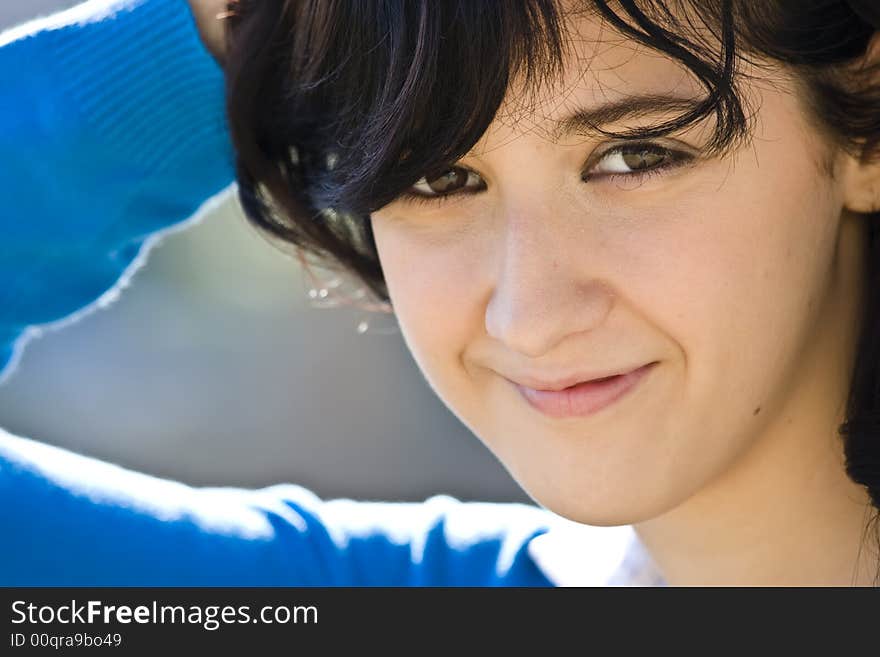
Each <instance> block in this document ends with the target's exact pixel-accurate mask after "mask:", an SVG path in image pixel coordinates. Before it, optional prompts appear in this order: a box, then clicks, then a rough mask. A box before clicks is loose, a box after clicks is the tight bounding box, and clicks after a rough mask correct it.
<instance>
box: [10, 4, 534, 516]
mask: <svg viewBox="0 0 880 657" xmlns="http://www.w3.org/2000/svg"><path fill="white" fill-rule="evenodd" d="M73 4H76V3H75V2H73V1H70V0H2V2H0V29H3V28H5V27H9V26H11V25H14V24H15V23H18V22H21V21H23V20H26V19H28V18H32V17H35V16H38V15H44V14H46V13H50V12H51V11H54V10H57V9H61V8H64V7H69V6H71V5H73ZM310 287H311V286H310V284H309V283H308V282H307V280H305V276H304V272H303V271H302V270H301V268H300V266H299V264H298V263H297V262H296V261H295V260H294V259H293V258H291V257H289V256H285V255H283V254H282V253H280V252H279V251H277V250H276V249H274V248H273V247H271V246H270V245H269V244H267V243H266V242H265V241H264V240H263V239H262V238H260V237H259V236H258V235H257V234H256V233H255V232H254V231H253V230H252V229H250V228H249V227H248V226H247V225H246V223H245V220H244V218H243V217H242V215H241V211H240V209H239V207H238V204H237V202H236V200H235V198H234V195H233V194H231V193H230V194H227V195H226V198H225V199H224V200H223V202H222V203H221V204H220V205H219V207H218V208H217V209H216V210H213V211H211V212H210V213H207V214H206V216H204V218H203V219H202V221H201V222H199V223H198V224H197V225H195V226H194V227H191V228H189V229H188V230H185V231H183V232H180V233H177V234H175V235H171V236H169V237H167V238H166V239H165V240H164V241H163V242H162V243H161V244H160V245H159V246H158V247H157V248H155V249H153V251H152V252H151V255H150V258H149V261H148V263H147V265H146V267H144V268H143V269H141V270H140V271H139V272H138V273H137V274H136V276H135V277H134V279H133V281H132V284H131V285H130V286H129V288H127V289H126V290H125V291H124V293H123V294H122V295H121V297H120V299H119V300H118V301H116V302H115V303H113V304H111V305H110V306H109V307H108V308H106V309H103V310H100V311H97V312H94V313H92V314H90V315H88V316H87V317H85V318H84V319H83V320H82V321H80V322H78V323H76V324H73V325H71V326H68V327H66V328H64V329H63V330H59V331H53V332H47V333H46V334H45V335H44V336H42V337H41V338H39V339H36V340H34V341H32V342H31V343H30V344H29V345H28V347H27V349H26V350H25V353H24V357H23V358H22V360H21V363H20V366H19V368H18V370H17V372H16V373H15V374H13V376H12V377H11V378H10V379H9V381H8V382H7V383H6V384H4V385H2V386H0V426H3V427H4V428H5V429H7V430H9V431H11V432H12V433H16V434H18V435H22V436H27V437H31V438H35V439H39V440H42V441H45V442H47V443H50V444H53V445H59V446H62V447H66V448H69V449H72V450H74V451H77V452H80V453H83V454H88V455H91V456H95V457H98V458H101V459H104V460H108V461H112V462H115V463H118V464H121V465H123V466H125V467H128V468H133V469H136V470H140V471H143V472H147V473H150V474H155V475H159V476H163V477H169V478H174V479H178V480H181V481H185V482H188V483H191V484H196V485H242V486H262V485H269V484H274V483H279V482H292V483H297V484H301V485H304V486H306V487H308V488H311V489H312V490H313V491H315V492H316V493H317V494H319V495H321V496H322V497H325V498H326V497H355V498H365V499H383V500H420V499H424V498H425V497H428V496H430V495H432V494H435V493H447V494H450V495H454V496H456V497H459V498H461V499H474V500H487V501H518V502H522V501H528V498H527V497H526V496H525V494H524V493H523V492H522V491H521V490H520V489H519V487H518V486H517V485H516V484H515V483H514V482H513V481H512V480H511V478H510V477H509V475H508V474H507V472H506V471H505V470H504V469H503V467H502V466H501V465H500V464H499V463H498V461H496V460H495V458H494V457H493V456H492V455H491V453H490V452H489V451H488V450H487V449H486V448H485V447H483V445H482V444H481V443H480V442H479V440H478V439H477V438H475V437H474V436H473V435H472V434H471V433H470V432H469V431H468V430H467V429H466V428H465V427H464V426H463V425H461V423H459V421H458V420H457V419H456V418H455V417H454V416H453V415H452V414H451V413H450V412H449V411H448V410H447V409H446V408H445V407H444V406H443V404H442V403H441V402H440V401H439V400H438V399H437V398H436V397H435V396H434V395H433V393H432V392H431V390H430V388H429V387H428V384H427V383H426V382H425V380H424V379H423V378H422V376H421V373H420V372H419V371H418V369H417V367H416V365H415V363H414V361H413V360H412V358H411V356H410V355H409V353H408V351H407V349H406V347H405V345H404V342H403V339H402V337H401V335H400V333H399V330H397V327H396V324H395V322H394V320H393V317H390V316H387V315H378V314H371V313H367V312H365V311H358V310H356V309H353V308H350V307H340V308H329V309H327V308H316V307H314V306H313V305H312V302H311V300H310V299H309V297H308V294H307V292H308V290H309V288H310ZM365 321H366V322H367V323H368V324H369V328H368V330H367V331H366V332H364V333H362V332H359V330H358V327H359V325H361V323H362V322H365Z"/></svg>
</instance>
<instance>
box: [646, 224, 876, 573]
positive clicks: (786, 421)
mask: <svg viewBox="0 0 880 657" xmlns="http://www.w3.org/2000/svg"><path fill="white" fill-rule="evenodd" d="M859 226H860V224H859V223H858V222H850V224H848V225H846V226H844V227H843V228H842V230H841V239H840V245H839V249H838V255H839V257H838V259H837V273H836V275H835V276H834V282H833V283H832V284H831V285H830V286H829V291H828V294H827V295H826V297H825V299H824V301H823V305H824V309H823V312H825V313H831V314H830V315H827V316H823V319H825V320H827V318H828V317H832V318H837V319H835V320H833V321H822V322H819V326H826V327H828V328H827V330H826V331H825V334H824V335H823V334H819V335H817V336H816V339H815V340H813V341H812V345H813V346H812V347H811V348H810V349H809V350H807V351H808V352H807V353H804V354H803V358H802V359H801V363H802V364H803V365H802V366H801V367H800V370H799V372H798V373H797V374H796V375H795V376H794V377H792V381H793V385H792V387H791V392H790V394H789V395H788V396H787V397H786V399H785V400H784V401H783V402H781V403H780V404H779V405H778V407H777V408H776V409H770V408H768V409H766V410H768V411H769V412H768V418H767V422H766V424H765V426H764V427H763V429H762V432H761V435H760V436H758V437H757V439H756V440H754V441H753V442H752V447H751V448H750V449H749V450H747V451H746V453H744V454H743V455H742V456H741V458H740V459H739V460H738V462H737V463H735V464H734V465H733V466H732V467H731V468H729V469H728V470H727V471H725V472H724V473H723V474H722V475H720V476H719V477H718V478H716V479H715V480H714V481H712V482H711V483H710V484H708V485H707V486H705V487H704V488H703V489H701V490H700V491H699V492H698V493H697V494H695V495H694V496H692V497H691V498H689V499H688V500H687V501H685V502H684V503H682V504H681V505H679V506H678V507H676V508H674V509H672V510H670V511H668V512H666V513H664V514H662V515H660V516H657V517H655V518H652V519H650V520H647V521H644V522H641V523H638V524H636V525H635V529H636V531H637V533H638V535H639V538H640V539H641V541H642V542H643V543H644V544H645V547H646V548H647V549H648V551H649V552H650V553H651V556H652V557H653V559H654V561H655V562H656V564H657V566H658V567H659V569H660V571H661V572H662V573H663V576H664V578H665V579H666V581H667V582H668V583H669V584H670V585H673V586H675V585H721V586H725V585H733V586H746V585H757V586H764V585H767V586H792V585H806V586H854V585H856V586H861V585H871V584H873V579H874V576H875V573H876V572H877V559H878V555H877V553H876V548H875V545H876V543H875V542H874V539H873V537H872V535H871V534H870V533H867V532H866V527H867V523H868V520H869V518H870V515H871V513H872V511H873V509H872V507H871V504H870V499H869V497H868V494H867V491H866V490H865V489H864V487H862V486H859V485H856V484H855V483H853V482H852V481H851V480H850V479H849V478H848V477H847V475H846V473H845V470H844V458H843V442H842V439H841V438H840V436H839V435H838V433H837V428H838V426H839V425H840V423H841V422H842V421H843V420H844V415H843V411H844V408H845V402H846V396H847V392H848V390H849V385H850V376H851V373H852V363H853V362H854V358H855V344H856V337H857V324H858V322H857V321H855V318H856V317H857V311H858V309H859V308H860V306H861V287H860V285H859V283H860V282H861V281H862V280H863V272H862V271H861V268H860V267H857V266H854V265H853V263H859V262H862V260H863V257H862V251H861V245H862V242H861V238H860V234H859ZM842 336H843V337H842ZM774 411H775V412H774Z"/></svg>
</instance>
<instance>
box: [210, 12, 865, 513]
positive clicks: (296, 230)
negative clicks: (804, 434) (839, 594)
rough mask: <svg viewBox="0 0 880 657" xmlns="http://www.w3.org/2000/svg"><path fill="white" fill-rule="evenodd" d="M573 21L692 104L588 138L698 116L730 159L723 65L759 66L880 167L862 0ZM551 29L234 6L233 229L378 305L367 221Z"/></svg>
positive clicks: (861, 471) (523, 68) (738, 127)
mask: <svg viewBox="0 0 880 657" xmlns="http://www.w3.org/2000/svg"><path fill="white" fill-rule="evenodd" d="M580 7H581V8H582V10H583V11H587V12H592V13H594V14H595V15H597V16H601V17H602V18H603V19H604V20H606V21H607V22H608V23H609V24H610V25H611V26H612V27H613V28H614V29H616V30H617V31H618V32H620V33H621V34H623V35H625V36H627V37H629V38H632V39H634V40H636V41H638V42H640V43H642V44H644V45H646V46H648V47H650V48H652V49H655V50H657V51H659V52H661V53H664V54H666V55H668V56H670V57H672V58H673V59H675V60H677V61H679V62H680V63H681V64H683V65H684V66H685V67H686V68H687V69H688V70H689V71H690V72H691V73H692V74H693V75H694V76H695V77H696V79H697V80H699V82H700V83H701V84H702V85H703V87H704V88H705V90H706V94H705V97H704V99H703V100H702V101H700V102H698V103H696V104H695V105H694V106H693V107H691V108H689V109H688V110H687V111H685V112H684V113H682V115H681V116H679V117H676V118H675V119H674V120H671V121H669V122H666V123H663V124H661V125H657V126H653V127H651V128H650V129H641V130H634V131H629V132H624V133H605V134H608V135H611V136H615V137H618V138H633V137H636V138H645V137H657V136H662V135H664V134H668V133H670V132H673V131H675V130H678V129H680V128H682V127H685V126H687V125H689V124H691V123H693V122H695V121H697V120H699V119H701V118H703V117H707V116H710V115H713V117H714V119H715V120H714V136H713V139H712V141H711V143H710V144H709V147H708V148H709V150H714V151H716V152H718V153H720V152H722V151H724V150H726V149H730V148H733V147H734V146H736V145H737V144H739V143H741V142H742V141H743V140H746V139H748V137H749V135H750V131H751V125H750V113H749V109H748V106H747V103H746V102H745V100H744V97H743V94H741V93H740V91H739V88H738V85H739V83H740V81H741V77H740V69H741V66H740V64H741V63H743V62H752V63H755V62H759V61H763V62H764V63H766V62H771V63H775V64H778V65H782V67H783V68H785V69H787V70H789V71H790V72H792V73H794V74H795V75H794V78H795V79H796V80H797V82H798V83H799V85H800V87H801V89H802V96H803V101H804V103H805V106H806V108H807V110H808V112H807V113H808V115H809V117H810V118H811V119H812V120H813V122H814V124H815V125H816V127H817V129H818V130H820V131H821V133H822V134H824V135H825V136H826V137H827V138H828V141H829V143H831V144H833V145H835V146H839V147H841V148H844V149H846V150H847V151H848V152H850V153H852V154H854V155H858V156H859V157H861V158H864V159H865V160H869V159H872V158H875V157H878V155H880V152H878V151H880V149H878V144H880V80H878V75H877V73H878V64H877V63H874V64H873V65H865V64H866V62H865V59H866V53H867V50H868V45H869V43H870V41H871V37H872V36H873V35H874V34H875V33H876V31H877V30H878V29H880V10H878V9H876V8H875V3H874V2H871V1H870V0H851V1H849V2H848V1H843V0H840V1H834V0H699V1H697V0H693V1H690V2H689V1H687V0H667V1H664V0H617V1H616V2H609V1H606V0H583V1H582V2H581V3H580ZM564 23H565V14H564V13H563V12H562V9H561V7H560V6H559V4H558V2H557V1H556V0H509V1H507V0H505V1H504V2H481V1H479V0H349V1H346V0H239V2H237V3H235V4H234V6H233V15H232V18H231V20H230V21H229V26H230V27H229V50H228V56H227V82H228V110H229V120H230V126H231V130H232V135H233V140H234V143H235V146H236V149H237V153H238V162H237V164H238V183H239V195H240V199H241V202H242V205H243V207H244V209H245V212H246V214H247V216H248V217H249V219H250V221H252V222H253V223H254V224H255V225H256V226H258V227H259V228H260V229H261V230H263V231H265V232H267V233H269V234H270V235H272V236H273V237H275V238H279V239H280V240H282V241H283V242H286V243H289V244H292V245H295V246H296V247H297V248H298V249H301V250H302V251H304V252H305V253H308V254H313V255H314V256H317V257H318V258H319V259H321V260H322V261H324V262H326V263H328V264H330V265H331V266H333V265H335V266H336V267H337V268H338V269H340V270H342V271H344V272H348V273H350V274H353V275H354V276H355V277H356V279H357V280H359V281H361V282H362V283H363V284H364V285H366V287H367V288H368V289H369V290H370V291H371V292H372V293H373V294H374V295H375V296H376V297H377V299H378V300H381V301H388V295H387V289H386V287H385V282H384V279H383V275H382V268H381V264H380V262H379V258H378V255H377V253H376V246H375V242H374V240H373V234H372V229H371V224H370V213H371V212H373V211H374V210H376V209H378V208H380V207H382V206H383V205H385V204H387V203H388V202H390V201H392V200H393V199H394V198H396V197H397V196H398V195H400V194H401V193H402V192H403V191H404V190H405V189H406V188H408V187H410V186H411V185H412V184H414V183H415V182H416V181H417V180H418V179H420V178H421V177H422V176H424V175H425V174H426V173H430V172H442V171H444V170H445V169H448V168H449V167H450V166H452V165H453V164H454V163H455V162H456V161H457V160H458V159H460V158H461V157H462V156H463V155H464V154H465V153H466V152H467V151H468V150H470V149H471V148H472V147H473V145H474V144H475V143H476V142H477V141H478V140H479V138H480V137H481V136H482V134H483V133H484V132H485V130H486V128H487V127H488V126H489V124H490V122H491V121H492V120H493V118H494V117H495V115H496V112H497V111H498V108H499V107H500V105H501V103H502V101H503V99H504V97H505V94H506V92H507V91H508V87H509V86H510V84H511V81H512V80H514V79H520V78H521V79H523V80H524V81H525V87H526V88H527V87H529V86H531V87H537V86H539V85H540V84H541V83H542V82H544V81H547V80H551V79H553V78H554V77H555V76H557V75H558V74H559V73H560V71H561V67H562V61H563V58H564V52H565V43H566V41H565V36H566V32H565V26H564ZM707 35H709V37H711V38H707ZM870 219H871V220H870V221H869V224H870V225H869V229H868V240H867V253H866V254H865V257H866V258H867V281H866V294H867V298H866V299H865V302H864V305H863V308H864V310H863V316H862V321H863V324H862V332H861V338H860V345H859V351H858V356H857V359H856V363H855V370H854V373H853V379H852V384H851V389H850V396H849V400H848V407H847V419H846V422H845V423H844V424H843V425H841V427H840V433H841V435H842V437H843V438H844V441H845V453H846V459H847V463H846V468H847V473H848V475H849V476H850V477H851V478H852V479H853V480H854V481H855V482H857V483H859V484H862V485H864V486H866V487H867V489H868V491H869V493H870V495H871V499H872V501H873V503H874V506H875V507H878V508H880V303H878V302H880V242H878V239H877V234H876V233H877V227H876V226H877V221H878V220H880V215H872V216H871V217H870ZM876 519H877V518H876V516H875V518H874V524H875V528H876Z"/></svg>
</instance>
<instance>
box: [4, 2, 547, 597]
mask: <svg viewBox="0 0 880 657" xmlns="http://www.w3.org/2000/svg"><path fill="white" fill-rule="evenodd" d="M0 161H2V162H3V163H4V164H3V169H2V172H0V199H2V210H0V212H2V215H0V368H5V371H6V372H9V371H10V370H11V367H12V366H13V365H14V360H15V354H16V352H17V351H19V350H20V349H21V348H22V346H23V344H24V342H25V341H26V339H27V335H28V327H29V326H33V325H38V324H45V323H49V322H57V321H59V320H63V319H64V318H69V317H70V316H71V314H72V313H75V312H77V313H81V312H82V311H83V309H84V308H86V309H87V308H88V307H89V306H90V304H91V305H94V304H95V303H100V298H101V297H102V295H106V294H107V293H108V290H111V288H113V286H114V285H116V284H117V283H118V281H120V280H123V279H124V278H125V276H126V274H127V273H130V271H131V269H132V268H133V267H136V266H137V264H138V262H139V261H140V260H142V255H143V253H144V252H145V251H146V249H147V248H148V246H149V244H148V242H149V241H150V240H151V239H153V238H154V237H155V235H156V234H157V233H158V232H160V231H162V230H163V229H166V228H168V227H170V226H172V225H173V224H176V223H179V222H181V221H183V220H185V219H187V218H188V217H190V216H191V215H193V213H194V212H195V211H196V210H197V209H198V207H199V206H200V204H201V203H202V202H203V201H204V199H206V198H208V197H210V196H212V195H213V194H215V193H217V192H218V191H220V190H222V189H223V188H225V187H227V186H228V185H229V184H230V183H231V181H232V178H233V168H232V163H233V156H232V152H231V147H230V144H229V137H228V134H227V132H226V128H225V124H224V116H223V82H222V75H221V72H220V70H219V69H218V67H217V65H216V64H215V63H214V61H213V60H212V59H211V58H210V56H209V55H208V54H207V53H206V52H205V51H204V50H203V49H202V47H201V43H200V41H199V39H198V34H197V31H196V29H195V26H194V24H193V21H192V19H191V16H190V14H189V11H188V7H187V5H186V3H185V1H184V0H133V1H132V0H129V1H125V2H122V1H115V2H107V1H104V0H101V1H92V2H88V3H86V4H84V5H81V6H80V7H77V8H74V9H73V10H70V11H68V12H64V13H62V14H59V15H56V16H54V17H50V18H49V19H46V20H41V21H37V22H34V23H31V24H29V25H25V26H22V27H21V28H16V29H14V30H12V31H10V32H7V33H5V34H0ZM557 520H558V519H556V518H555V516H553V515H552V514H550V513H549V512H547V511H544V510H541V509H538V508H536V507H531V506H528V505H518V504H507V505H499V504H477V503H462V502H459V501H457V500H454V499H452V498H449V497H442V496H441V497H435V498H431V499H429V500H427V501H426V502H424V503H420V504H404V503H394V504H391V503H367V502H352V501H349V500H336V501H322V500H320V499H318V498H317V497H316V496H315V495H313V494H312V493H311V492H309V491H308V490H305V489H303V488H301V487H298V486H293V485H280V486H273V487H269V488H265V489H261V490H242V489H232V488H211V489H209V488H193V487H189V486H186V485H184V484H181V483H177V482H172V481H165V480H161V479H157V478H154V477H150V476H147V475H144V474H139V473H135V472H131V471H127V470H124V469H122V468H118V467H116V466H114V465H110V464H107V463H102V462H100V461H96V460H94V459H90V458H86V457H84V456H80V455H76V454H73V453H71V452H68V451H65V450H62V449H58V448H55V447H50V446H48V445H43V444H41V443H38V442H35V441H32V440H27V439H24V438H18V437H15V436H12V435H10V434H8V433H4V432H3V431H2V430H0V536H2V539H0V585H76V584H79V585H132V586H137V585H143V586H152V585H352V586H356V585H391V586H395V585H474V586H484V585H487V586H491V585H522V586H531V585H539V586H546V585H549V584H550V580H549V579H548V578H547V576H546V575H545V574H544V572H543V571H542V570H541V569H539V568H538V566H537V565H536V563H535V561H534V559H533V557H532V555H531V553H530V550H529V545H530V544H531V542H532V539H533V538H535V537H537V536H539V535H541V534H544V533H545V532H547V530H548V528H549V527H550V526H551V525H552V524H553V523H554V522H557Z"/></svg>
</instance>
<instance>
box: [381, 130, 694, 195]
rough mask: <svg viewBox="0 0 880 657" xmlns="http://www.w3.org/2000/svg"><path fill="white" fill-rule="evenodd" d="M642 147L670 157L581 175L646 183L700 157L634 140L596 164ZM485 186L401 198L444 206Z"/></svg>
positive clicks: (619, 146) (610, 152) (463, 168)
mask: <svg viewBox="0 0 880 657" xmlns="http://www.w3.org/2000/svg"><path fill="white" fill-rule="evenodd" d="M639 150H642V151H648V152H649V153H652V154H654V155H665V156H667V158H668V159H667V160H666V161H665V163H664V164H660V165H657V166H654V167H651V168H649V169H641V170H639V171H634V172H633V173H600V174H595V175H591V176H589V177H587V176H586V174H581V179H582V180H583V181H584V182H588V181H589V180H593V179H599V180H607V181H610V182H615V181H619V180H625V181H628V182H633V181H634V182H636V183H643V182H644V181H646V180H649V179H650V178H653V177H654V176H658V175H662V174H663V173H665V172H667V171H669V170H672V169H675V168H678V167H680V166H683V165H685V164H689V163H691V162H692V161H693V160H695V159H696V156H694V155H691V154H690V153H686V152H684V151H678V150H674V149H671V148H666V147H665V146H660V145H659V144H655V143H653V142H632V143H627V144H620V145H618V146H614V147H612V148H609V149H608V150H606V151H605V152H604V153H601V154H600V155H599V157H598V158H596V161H595V163H594V165H593V166H595V165H598V164H599V162H601V161H602V160H603V159H605V158H606V157H608V156H609V155H613V154H615V153H626V152H629V151H639ZM450 168H451V169H461V170H462V171H466V172H468V173H476V172H474V171H471V170H470V169H467V168H465V167H450ZM484 189H485V186H483V187H481V188H478V189H475V190H472V191H458V192H452V193H450V194H438V195H436V196H428V195H425V194H420V193H418V192H410V191H405V192H403V193H402V194H401V195H400V196H399V197H398V198H401V199H404V200H405V201H406V202H407V203H414V204H416V205H440V204H442V203H446V202H448V201H451V200H455V199H457V198H461V197H462V196H470V195H472V194H476V193H478V192H481V191H483V190H484Z"/></svg>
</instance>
